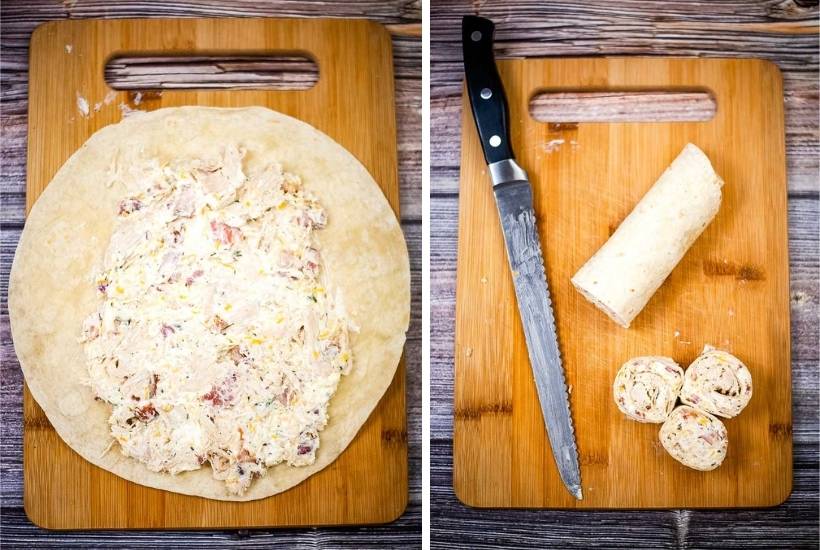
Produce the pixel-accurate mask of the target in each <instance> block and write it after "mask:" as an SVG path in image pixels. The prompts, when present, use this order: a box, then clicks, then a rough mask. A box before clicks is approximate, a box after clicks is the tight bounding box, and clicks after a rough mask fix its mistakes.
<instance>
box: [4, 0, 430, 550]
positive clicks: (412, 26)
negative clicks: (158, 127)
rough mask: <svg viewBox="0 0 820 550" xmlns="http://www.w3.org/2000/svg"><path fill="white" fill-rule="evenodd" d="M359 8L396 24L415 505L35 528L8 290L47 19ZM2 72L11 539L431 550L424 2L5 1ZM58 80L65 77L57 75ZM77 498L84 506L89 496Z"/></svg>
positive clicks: (114, 69) (116, 70)
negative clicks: (425, 451)
mask: <svg viewBox="0 0 820 550" xmlns="http://www.w3.org/2000/svg"><path fill="white" fill-rule="evenodd" d="M247 16H253V17H351V18H371V19H375V20H377V21H379V22H381V23H384V24H386V25H388V28H389V29H390V31H391V32H392V33H393V36H394V39H393V56H394V65H395V78H396V80H395V83H396V116H397V119H398V120H397V122H398V149H399V176H400V185H401V210H402V220H401V221H402V227H403V229H404V233H405V236H406V238H407V244H408V247H409V250H410V267H411V273H412V296H413V305H412V320H411V325H410V331H409V333H408V343H407V347H406V359H407V404H408V405H407V406H408V410H407V422H408V426H407V431H408V434H409V471H410V479H409V485H410V495H409V505H408V507H407V511H406V512H405V514H404V515H403V516H402V517H401V518H399V519H398V520H397V521H396V522H393V523H391V524H388V525H384V526H375V527H344V528H332V529H298V530H297V529H293V530H276V531H273V530H250V531H247V530H243V531H187V532H186V531H107V532H99V531H98V532H70V533H66V532H63V533H61V532H50V531H46V530H42V529H39V528H38V527H36V526H34V525H33V524H32V523H31V522H30V521H29V520H28V518H27V517H26V515H25V513H24V511H23V479H22V394H21V392H22V382H23V377H22V373H21V371H20V366H19V365H18V363H17V359H16V356H15V354H14V349H13V346H12V343H11V337H10V333H9V323H8V312H7V309H6V293H7V289H8V276H9V269H10V266H11V260H12V257H13V255H14V250H15V247H16V245H17V241H18V238H19V236H20V231H21V230H22V227H23V221H24V206H25V180H26V174H25V160H26V125H27V110H28V104H27V90H28V45H29V38H30V37H31V32H32V30H34V28H35V27H36V26H37V25H38V24H39V23H42V22H44V21H50V20H55V19H66V18H88V17H247ZM0 19H1V21H0V24H1V25H2V29H0V32H1V33H2V37H0V47H2V58H1V60H0V63H1V67H0V68H1V69H2V77H1V78H0V80H1V81H2V83H1V87H0V93H2V95H1V96H0V101H1V102H2V107H1V110H2V112H1V113H0V126H1V127H2V147H1V148H0V162H2V169H1V170H2V174H1V175H0V201H2V213H1V214H0V230H2V238H1V239H0V260H2V268H1V269H0V288H2V311H0V333H1V334H2V347H1V348H0V360H1V361H2V370H0V376H1V378H0V383H1V384H2V386H1V387H0V420H1V421H2V427H1V428H0V436H2V437H1V438H0V497H1V498H2V508H0V547H3V548H20V547H54V548H91V547H104V548H116V547H123V548H152V547H161V548H170V547H175V546H184V547H186V548H188V547H192V548H193V547H243V548H263V547H264V548H273V547H276V548H288V549H291V548H338V547H349V548H370V547H374V548H376V547H380V548H381V547H385V546H396V547H420V546H421V543H420V540H421V470H420V468H421V322H420V315H421V297H420V296H421V290H420V289H421V278H420V269H421V39H420V20H421V5H420V2H417V1H408V0H394V1H391V2H378V1H367V0H360V1H351V2H340V3H326V2H313V3H311V2H306V1H289V0H276V1H270V2H263V1H261V0H255V1H244V2H217V1H199V2H197V1H188V0H175V1H174V2H150V3H149V2H144V1H142V2H141V1H118V2H108V1H104V0H94V1H89V0H67V1H64V2H59V1H42V0H23V1H16V0H14V1H11V0H10V1H6V2H3V3H2V7H0ZM310 70H311V69H310V67H309V66H306V65H305V64H304V63H300V62H298V61H292V60H284V61H276V60H273V61H272V62H271V63H270V64H268V65H267V66H259V65H254V66H250V65H248V64H247V60H243V59H234V60H231V61H229V62H223V63H221V64H219V65H217V66H209V65H208V64H207V63H204V62H203V61H202V60H191V61H185V60H182V61H180V62H178V63H176V64H174V65H172V66H164V65H163V66H160V65H157V64H156V63H154V62H151V61H150V60H149V61H147V62H145V61H143V62H142V63H136V64H135V63H131V64H121V63H120V64H115V65H112V66H110V67H109V70H108V71H107V76H108V78H109V82H111V83H113V84H115V85H119V86H121V87H126V88H133V89H140V88H142V89H145V88H154V87H157V86H159V85H160V84H173V83H174V82H177V83H178V82H179V80H180V79H181V75H185V76H186V77H187V78H188V79H189V81H190V82H195V83H197V84H203V83H204V84H205V85H207V84H208V83H211V84H212V83H215V82H221V83H223V84H230V85H235V86H248V85H252V84H254V83H265V84H269V85H274V86H275V85H278V84H284V85H287V84H289V83H290V84H294V83H298V82H300V81H303V80H305V79H306V78H310ZM57 85H59V84H58V83H57ZM76 505H77V506H82V505H83V503H82V502H78V503H77V504H76Z"/></svg>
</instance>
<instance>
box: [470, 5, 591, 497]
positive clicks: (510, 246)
mask: <svg viewBox="0 0 820 550" xmlns="http://www.w3.org/2000/svg"><path fill="white" fill-rule="evenodd" d="M494 31H495V25H494V24H493V22H492V21H490V20H489V19H484V18H483V17H475V16H466V17H464V19H463V20H462V23H461V41H462V47H463V51H464V73H465V75H466V77H467V93H468V95H469V97H470V105H471V106H472V110H473V118H474V119H475V123H476V127H477V128H478V135H479V139H480V140H481V147H482V149H483V150H484V158H485V160H486V161H487V165H488V166H489V169H490V176H491V178H492V183H493V193H494V194H495V202H496V206H498V215H499V217H500V218H501V227H502V229H503V231H504V241H505V242H506V245H507V259H508V260H509V263H510V270H511V271H512V276H513V283H514V285H515V296H516V299H517V301H518V312H519V314H520V316H521V323H522V324H523V326H524V335H525V338H526V341H527V351H528V353H529V358H530V365H531V366H532V372H533V376H534V378H535V386H536V388H537V390H538V399H539V401H540V403H541V413H542V414H543V416H544V424H545V425H546V428H547V434H548V435H549V440H550V446H551V447H552V455H553V457H554V458H555V463H556V465H557V466H558V472H559V473H560V475H561V480H562V481H563V482H564V485H565V486H566V488H567V490H568V491H569V492H570V493H571V494H572V495H573V496H575V498H577V499H579V500H580V499H582V498H583V495H582V493H581V472H580V469H579V466H578V448H577V446H576V443H575V431H574V429H573V427H572V416H571V415H570V408H569V396H568V395H567V387H566V381H565V378H564V368H563V365H562V364H561V353H560V350H559V348H558V335H557V333H556V328H555V316H554V315H553V312H552V302H551V300H550V293H549V288H548V287H547V277H546V273H545V271H544V256H543V254H542V253H541V241H540V240H539V237H538V231H537V230H536V226H535V211H534V210H533V203H532V187H531V185H530V182H529V179H528V178H527V174H526V172H524V170H523V169H522V168H521V167H520V166H519V165H518V164H517V163H516V162H515V157H514V155H513V151H512V145H511V144H510V135H509V134H510V133H509V124H508V121H507V119H508V108H507V98H506V96H505V95H504V88H503V86H502V84H501V78H500V77H499V76H498V70H497V69H496V66H495V58H494V56H493V34H494Z"/></svg>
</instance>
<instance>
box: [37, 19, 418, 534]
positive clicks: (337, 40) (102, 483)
mask: <svg viewBox="0 0 820 550" xmlns="http://www.w3.org/2000/svg"><path fill="white" fill-rule="evenodd" d="M65 44H71V45H72V51H71V52H70V53H69V52H68V51H66V50H65V49H64V45H65ZM259 50H269V51H274V52H275V51H280V52H292V51H295V52H299V51H302V52H305V53H306V54H307V55H310V56H312V57H313V58H314V59H316V61H317V64H319V65H320V66H321V67H322V73H321V78H320V79H319V81H318V82H317V83H316V85H315V86H313V87H312V88H310V89H309V90H304V91H298V92H292V91H288V92H281V91H259V90H242V91H238V90H234V91H230V92H229V91H224V90H220V91H201V90H195V91H191V90H184V91H183V90H178V91H177V90H175V91H170V90H165V92H164V93H163V94H162V95H157V94H145V96H144V97H143V98H142V101H141V102H140V103H139V104H138V105H137V104H136V101H135V100H134V101H132V102H131V105H132V106H133V107H135V108H143V109H156V108H161V107H168V106H178V105H191V104H198V105H212V106H244V105H264V106H267V107H270V108H274V109H276V110H279V111H282V112H285V113H287V114H290V115H292V116H295V117H297V118H299V119H302V120H305V121H307V122H309V123H311V124H313V125H314V126H316V127H317V128H319V129H321V130H322V131H324V132H326V133H327V134H328V135H330V136H331V137H333V138H334V139H336V140H337V141H338V142H339V143H341V144H342V145H344V146H345V147H347V148H348V149H349V150H350V151H351V152H352V153H353V154H354V155H355V156H356V157H357V158H358V159H359V160H360V161H361V162H362V163H363V164H364V165H365V166H366V167H367V168H368V169H369V171H370V172H371V174H373V176H374V178H375V179H376V181H378V182H379V184H380V185H381V186H382V189H383V191H384V192H385V195H386V196H387V198H388V200H389V201H390V202H391V205H392V206H393V208H394V209H395V210H396V211H397V213H398V185H397V171H396V168H397V166H396V150H395V114H394V107H393V88H392V79H391V75H392V74H393V68H392V63H391V61H392V58H391V56H390V39H389V36H388V34H387V32H386V30H385V29H384V28H383V27H380V26H379V25H377V24H375V23H372V22H368V21H354V20H345V21H341V20H340V21H302V20H272V19H267V20H262V19H233V20H230V19H225V20H218V21H217V20H206V19H198V20H161V21H160V20H138V19H137V20H126V21H123V20H120V21H79V22H59V23H51V24H48V25H46V26H42V27H40V28H39V29H38V30H37V31H36V32H35V33H34V35H33V37H32V52H31V58H30V59H31V68H30V82H31V99H30V109H29V117H30V128H31V130H30V134H29V142H28V143H29V155H28V186H27V197H26V198H27V206H28V208H30V207H31V206H32V205H33V203H34V201H35V200H36V199H37V196H38V195H39V194H40V192H41V191H42V190H43V189H44V188H45V186H46V185H47V183H48V182H49V180H50V179H51V177H52V175H53V174H54V172H56V170H57V169H58V168H59V166H61V165H62V163H63V162H64V161H65V159H66V158H67V157H68V156H69V155H70V154H71V153H72V152H73V151H74V150H75V149H76V148H77V147H78V146H79V145H80V144H81V143H82V142H83V141H85V139H87V138H88V137H89V136H90V135H91V134H92V133H93V132H94V131H95V130H97V129H98V128H101V127H103V126H105V125H107V124H110V123H112V122H116V121H118V120H119V119H120V117H121V116H122V115H121V113H120V112H119V109H118V108H117V105H118V104H119V103H120V102H124V101H128V98H126V97H124V96H125V93H124V92H121V93H119V94H118V95H119V97H117V98H116V99H114V101H112V102H111V103H109V104H103V105H102V107H101V108H100V110H99V111H97V110H93V111H92V112H91V113H90V114H89V115H88V116H87V117H83V116H81V114H80V113H79V112H78V110H77V103H76V101H77V100H76V97H75V91H76V93H78V94H81V95H83V96H85V97H86V98H88V100H89V103H90V104H92V105H93V104H94V103H95V102H96V101H101V100H102V98H103V97H105V96H106V95H107V93H108V88H107V86H106V84H105V82H104V81H103V79H102V69H103V64H104V61H105V60H106V59H108V58H109V57H111V56H112V55H116V53H117V52H122V51H125V52H168V53H175V52H183V53H189V54H190V53H192V52H202V51H210V52H219V51H224V52H226V53H229V54H235V53H241V52H243V51H259ZM342 67H357V69H358V70H360V71H361V72H355V71H350V70H345V69H342ZM53 79H56V80H57V81H59V82H62V83H64V88H63V90H64V91H63V93H61V94H60V93H58V94H55V93H54V89H53V87H51V86H49V83H50V82H52V81H53ZM374 82H375V83H379V85H375V86H374V85H373V83H374ZM340 90H345V92H349V93H340ZM362 100H364V105H367V108H366V109H362V108H358V109H357V108H356V106H355V104H356V102H358V101H362ZM330 113H336V114H335V115H334V116H328V115H329V114H330ZM57 121H62V122H61V123H57ZM357 124H359V125H361V126H357ZM23 422H24V427H25V430H24V477H25V484H24V506H25V509H26V512H27V514H28V516H29V517H30V518H31V519H32V520H33V521H34V522H35V523H37V524H38V525H41V526H44V527H48V528H51V529H77V528H180V527H185V528H195V527H199V528H202V527H221V528H224V527H260V526H267V527H271V526H299V525H338V524H359V523H384V522H389V521H392V520H394V519H395V518H397V517H398V516H399V515H400V514H401V513H402V512H403V511H404V508H405V505H406V502H407V454H406V453H407V447H406V442H407V436H406V427H405V384H404V367H403V363H402V365H400V367H399V369H398V372H397V374H396V378H395V379H394V382H393V383H392V384H391V386H390V388H389V389H388V390H387V392H386V394H385V396H384V397H383V398H382V400H381V401H380V404H379V406H378V407H377V408H376V410H375V411H374V412H373V414H372V415H371V416H370V418H369V419H368V421H367V423H366V424H365V425H364V426H363V428H362V429H361V430H360V432H359V434H358V435H357V436H356V438H355V439H354V441H353V442H352V443H351V445H350V446H349V447H348V448H347V450H346V451H345V452H344V453H343V454H342V455H341V456H340V457H339V458H338V459H337V460H336V461H335V462H334V463H333V464H332V465H330V466H329V467H328V468H326V469H324V470H322V471H321V472H320V473H318V474H316V475H314V476H312V477H310V478H309V479H308V480H306V481H305V482H303V483H301V484H299V485H298V486H297V487H295V488H294V489H292V490H289V491H287V492H285V493H282V494H279V495H276V496H274V497H271V498H268V499H263V500H260V501H254V502H249V503H228V502H218V501H211V500H206V499H202V498H195V497H189V496H184V495H179V494H174V493H168V492H164V491H159V490H155V489H150V488H147V487H143V486H139V485H136V484H133V483H130V482H127V481H125V480H123V479H121V478H118V477H116V476H114V475H113V474H110V473H109V472H106V471H104V470H101V469H99V468H96V467H94V466H92V465H90V464H89V463H87V462H86V461H84V460H83V459H81V458H80V457H79V456H78V455H76V454H75V453H74V452H73V451H71V450H70V449H69V448H68V447H67V446H66V445H65V444H64V443H63V442H62V441H61V440H60V438H59V437H58V436H57V434H56V433H55V432H54V431H53V429H52V428H51V426H50V425H49V423H48V420H47V418H46V417H45V415H44V414H43V412H42V410H40V409H39V407H38V406H37V405H36V403H35V402H34V400H33V399H32V398H31V396H30V395H29V393H28V392H25V394H24V410H23ZM363 464H379V465H380V468H379V469H378V470H377V471H376V472H375V473H374V472H373V471H372V470H370V469H368V468H364V467H362V465H363ZM76 499H79V500H80V501H82V502H83V503H84V505H83V506H75V505H72V504H71V503H72V502H73V501H75V500H76Z"/></svg>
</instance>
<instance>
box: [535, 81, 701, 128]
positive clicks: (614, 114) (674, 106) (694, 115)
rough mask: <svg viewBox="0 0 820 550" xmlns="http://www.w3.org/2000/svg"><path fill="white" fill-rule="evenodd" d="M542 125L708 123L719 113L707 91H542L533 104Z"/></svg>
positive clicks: (536, 116) (537, 94) (537, 118)
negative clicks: (581, 123) (578, 123)
mask: <svg viewBox="0 0 820 550" xmlns="http://www.w3.org/2000/svg"><path fill="white" fill-rule="evenodd" d="M529 112H530V116H531V117H532V118H533V119H535V120H537V121H538V122H544V123H552V124H572V123H577V122H705V121H708V120H711V119H712V118H714V116H715V113H716V112H717V102H716V101H715V97H714V96H713V95H712V94H711V93H710V92H709V91H707V90H671V91H670V90H657V89H656V90H650V89H645V90H611V89H610V90H584V91H572V90H540V91H538V92H536V93H535V94H534V95H533V96H532V97H531V98H530V102H529Z"/></svg>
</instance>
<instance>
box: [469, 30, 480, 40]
mask: <svg viewBox="0 0 820 550" xmlns="http://www.w3.org/2000/svg"><path fill="white" fill-rule="evenodd" d="M470 39H471V40H472V41H473V42H478V41H479V40H481V31H473V32H472V34H470Z"/></svg>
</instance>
